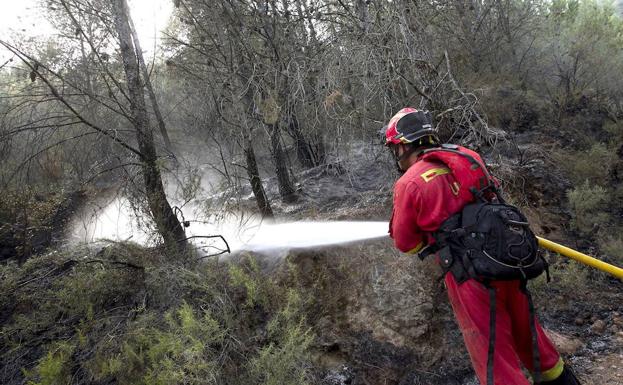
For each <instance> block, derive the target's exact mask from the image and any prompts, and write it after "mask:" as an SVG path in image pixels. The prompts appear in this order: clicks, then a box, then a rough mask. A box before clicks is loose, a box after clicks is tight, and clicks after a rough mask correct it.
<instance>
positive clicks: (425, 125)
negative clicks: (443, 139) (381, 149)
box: [385, 107, 439, 146]
mask: <svg viewBox="0 0 623 385" xmlns="http://www.w3.org/2000/svg"><path fill="white" fill-rule="evenodd" d="M426 136H428V137H430V140H431V141H433V142H434V143H439V137H438V136H437V129H436V128H435V127H433V119H432V117H431V114H430V112H429V111H419V110H416V109H415V108H411V107H406V108H403V109H402V110H400V111H398V113H397V114H396V115H394V116H393V117H392V118H391V119H390V120H389V123H388V124H387V126H385V145H386V146H389V145H390V144H401V143H402V144H408V143H414V142H415V141H417V140H419V139H421V138H424V137H426Z"/></svg>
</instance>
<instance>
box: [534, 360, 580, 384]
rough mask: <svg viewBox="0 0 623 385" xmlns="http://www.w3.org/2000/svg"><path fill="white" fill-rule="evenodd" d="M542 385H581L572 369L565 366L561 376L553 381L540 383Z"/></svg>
mask: <svg viewBox="0 0 623 385" xmlns="http://www.w3.org/2000/svg"><path fill="white" fill-rule="evenodd" d="M539 384H540V385H581V384H580V380H578V378H577V377H576V376H575V373H574V372H573V370H571V367H569V366H568V365H567V364H565V367H564V368H563V369H562V373H560V376H558V378H556V379H555V380H552V381H545V382H539Z"/></svg>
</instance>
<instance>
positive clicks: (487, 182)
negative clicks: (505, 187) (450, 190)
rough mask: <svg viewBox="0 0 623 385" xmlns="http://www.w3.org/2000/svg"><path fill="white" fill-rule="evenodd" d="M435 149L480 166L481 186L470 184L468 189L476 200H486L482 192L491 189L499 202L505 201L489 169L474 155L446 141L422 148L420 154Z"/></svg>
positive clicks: (474, 165)
mask: <svg viewBox="0 0 623 385" xmlns="http://www.w3.org/2000/svg"><path fill="white" fill-rule="evenodd" d="M435 151H443V152H449V153H452V154H456V155H460V156H462V157H464V158H465V159H467V160H469V162H470V163H471V164H472V165H473V167H477V168H480V170H481V171H482V173H483V175H484V180H481V182H480V184H481V186H479V188H476V187H474V186H472V187H470V189H469V191H471V193H472V194H473V195H474V196H475V197H476V198H477V199H478V200H480V201H482V202H484V201H487V199H485V196H484V193H485V191H487V190H491V191H492V192H493V193H494V194H495V196H496V197H497V199H498V200H499V201H500V202H501V203H506V201H505V200H504V198H503V197H502V193H501V192H500V190H499V188H498V187H497V185H496V183H495V179H493V177H492V176H491V174H490V173H489V170H487V168H486V167H485V165H484V164H483V163H481V162H480V161H478V160H477V159H476V158H475V157H473V156H471V155H469V154H466V153H464V152H462V151H460V150H459V146H457V145H455V144H448V143H445V144H442V145H441V146H440V147H435V148H430V149H427V150H424V151H422V153H421V154H422V155H425V154H428V153H431V152H435Z"/></svg>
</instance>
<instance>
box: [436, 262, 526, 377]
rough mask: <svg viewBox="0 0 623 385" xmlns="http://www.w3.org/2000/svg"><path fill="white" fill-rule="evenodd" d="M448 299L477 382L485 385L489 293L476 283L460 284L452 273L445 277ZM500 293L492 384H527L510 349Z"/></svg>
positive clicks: (507, 317) (509, 330)
mask: <svg viewBox="0 0 623 385" xmlns="http://www.w3.org/2000/svg"><path fill="white" fill-rule="evenodd" d="M445 282H446V287H447V288H448V297H449V299H450V303H451V304H452V309H453V310H454V314H455V316H456V320H457V323H458V324H459V327H460V328H461V332H462V333H463V339H464V341H465V346H466V347H467V351H468V352H469V355H470V358H471V361H472V365H473V367H474V370H475V371H476V376H477V377H478V379H479V381H480V383H481V384H482V385H485V384H486V382H487V356H488V348H489V292H488V291H487V288H486V287H485V286H484V285H482V284H481V283H479V282H476V281H474V280H468V281H466V282H464V283H462V284H460V285H458V284H457V283H456V281H455V280H454V277H453V276H452V274H447V275H446V278H445ZM505 301H506V298H505V294H504V292H503V291H499V290H498V291H497V294H496V303H497V306H496V307H497V313H496V329H495V331H496V338H495V355H494V360H493V378H494V384H486V385H528V384H529V382H528V380H527V379H526V378H525V377H524V375H523V373H522V371H521V366H520V363H519V358H518V356H517V354H516V353H515V350H514V344H513V336H512V328H511V319H510V315H509V313H508V311H507V310H506V307H505V306H504V302H505Z"/></svg>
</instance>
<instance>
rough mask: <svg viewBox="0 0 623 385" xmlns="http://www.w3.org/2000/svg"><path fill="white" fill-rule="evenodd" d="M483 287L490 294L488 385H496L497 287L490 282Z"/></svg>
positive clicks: (484, 283) (485, 282) (486, 282)
mask: <svg viewBox="0 0 623 385" xmlns="http://www.w3.org/2000/svg"><path fill="white" fill-rule="evenodd" d="M483 285H485V287H486V288H487V291H488V292H489V349H488V351H487V384H486V385H494V382H493V364H494V362H493V361H494V359H495V325H496V319H495V318H496V306H495V287H493V286H491V283H490V282H489V281H484V282H483Z"/></svg>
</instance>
